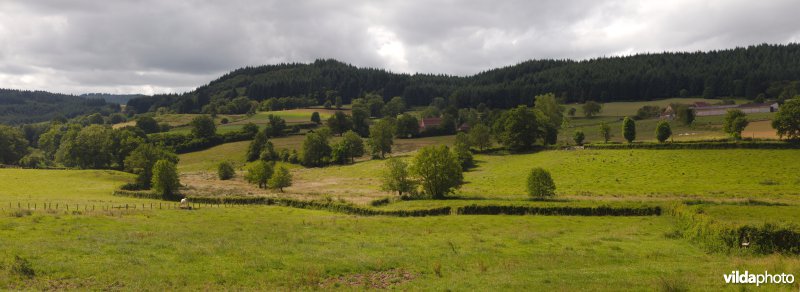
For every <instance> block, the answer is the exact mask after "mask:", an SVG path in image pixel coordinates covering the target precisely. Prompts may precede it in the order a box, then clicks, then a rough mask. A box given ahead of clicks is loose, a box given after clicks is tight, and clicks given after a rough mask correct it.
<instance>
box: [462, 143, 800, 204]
mask: <svg viewBox="0 0 800 292" xmlns="http://www.w3.org/2000/svg"><path fill="white" fill-rule="evenodd" d="M476 159H477V160H478V161H479V162H478V167H477V168H475V169H474V170H472V171H469V172H467V173H465V180H466V181H467V182H468V183H467V184H466V185H464V187H463V188H462V189H461V190H460V192H459V193H460V194H463V195H468V196H483V197H517V198H520V197H524V194H525V188H524V186H525V178H526V175H527V170H528V169H530V168H533V167H543V168H545V169H548V170H550V171H551V172H552V175H553V179H554V180H555V182H556V186H557V188H558V189H557V190H556V192H557V193H559V194H562V195H581V196H630V195H638V196H685V195H687V196H706V197H712V198H713V197H748V196H753V197H761V196H764V197H781V196H796V195H798V194H800V176H799V175H798V173H800V152H799V151H793V150H663V151H650V150H601V151H598V150H581V151H545V152H539V153H535V154H525V155H505V156H503V155H501V156H494V155H478V156H477V157H476Z"/></svg>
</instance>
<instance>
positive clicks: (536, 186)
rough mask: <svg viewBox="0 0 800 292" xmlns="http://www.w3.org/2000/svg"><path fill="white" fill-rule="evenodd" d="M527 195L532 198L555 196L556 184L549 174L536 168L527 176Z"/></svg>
mask: <svg viewBox="0 0 800 292" xmlns="http://www.w3.org/2000/svg"><path fill="white" fill-rule="evenodd" d="M528 195H530V196H531V197H533V198H540V199H541V198H547V197H552V196H555V195H556V184H555V183H554V182H553V178H552V177H551V176H550V172H549V171H547V170H545V169H543V168H541V167H536V168H534V169H531V172H530V174H528Z"/></svg>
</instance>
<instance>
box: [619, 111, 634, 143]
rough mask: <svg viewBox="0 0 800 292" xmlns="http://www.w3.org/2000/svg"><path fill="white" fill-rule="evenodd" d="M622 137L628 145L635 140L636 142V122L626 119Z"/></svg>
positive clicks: (623, 124)
mask: <svg viewBox="0 0 800 292" xmlns="http://www.w3.org/2000/svg"><path fill="white" fill-rule="evenodd" d="M622 136H623V137H625V140H626V141H628V143H633V140H636V122H634V121H633V119H631V118H629V117H625V119H624V120H622Z"/></svg>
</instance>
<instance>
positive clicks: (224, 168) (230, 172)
mask: <svg viewBox="0 0 800 292" xmlns="http://www.w3.org/2000/svg"><path fill="white" fill-rule="evenodd" d="M234 175H236V170H234V169H233V163H231V162H230V161H223V162H221V163H220V164H219V165H218V166H217V176H218V177H219V179H220V180H229V179H232V178H233V176H234Z"/></svg>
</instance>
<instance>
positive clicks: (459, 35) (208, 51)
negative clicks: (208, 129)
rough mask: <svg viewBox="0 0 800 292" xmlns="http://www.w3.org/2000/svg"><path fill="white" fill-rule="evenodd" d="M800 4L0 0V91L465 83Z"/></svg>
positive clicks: (737, 40)
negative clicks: (366, 81) (242, 72)
mask: <svg viewBox="0 0 800 292" xmlns="http://www.w3.org/2000/svg"><path fill="white" fill-rule="evenodd" d="M795 6H796V4H795V3H794V1H789V0H775V1H745V0H730V1H728V0H705V1H699V0H698V1H691V0H679V1H636V0H609V1H591V0H571V1H559V0H543V1H527V0H506V1H491V2H490V1H452V0H428V1H396V2H388V1H367V0H349V1H323V0H312V1H260V0H233V1H224V2H220V1H189V0H174V1H160V0H140V1H99V2H98V1H90V0H75V1H60V0H49V1H47V0H44V1H15V2H11V1H0V87H9V88H20V89H35V90H48V91H56V92H66V93H83V92H112V93H148V94H149V93H164V92H183V91H187V90H191V89H192V88H194V87H196V86H199V85H202V84H205V83H207V82H209V81H210V80H213V79H214V78H216V77H218V76H219V75H221V74H223V73H225V72H227V71H230V70H233V69H236V68H239V67H242V66H248V65H261V64H270V63H277V62H310V61H313V60H314V59H317V58H335V59H339V60H341V61H344V62H348V63H352V64H354V65H357V66H369V67H382V68H386V69H389V70H392V71H396V72H423V73H446V74H458V75H467V74H474V73H477V72H480V71H483V70H486V69H491V68H493V67H498V66H507V65H512V64H515V63H518V62H521V61H524V60H527V59H535V58H579V59H581V58H593V57H601V56H611V55H629V54H634V53H639V52H660V51H665V50H669V51H674V50H680V51H687V50H688V51H693V50H709V49H723V48H730V47H735V46H745V45H750V44H758V43H764V42H767V43H786V42H797V41H800V18H798V17H796V16H795V14H796V13H795V11H796V9H795V8H796V7H795Z"/></svg>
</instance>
